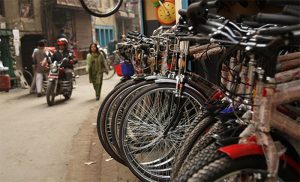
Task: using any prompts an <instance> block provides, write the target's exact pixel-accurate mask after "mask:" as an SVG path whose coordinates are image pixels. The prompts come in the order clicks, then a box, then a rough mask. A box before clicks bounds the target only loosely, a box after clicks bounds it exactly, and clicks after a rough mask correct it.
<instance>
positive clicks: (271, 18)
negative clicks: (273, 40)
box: [254, 13, 300, 25]
mask: <svg viewBox="0 0 300 182" xmlns="http://www.w3.org/2000/svg"><path fill="white" fill-rule="evenodd" d="M254 20H256V21H257V22H258V23H274V24H281V25H295V24H299V23H300V19H299V18H297V17H295V16H289V15H278V14H267V13H258V14H257V15H256V16H254Z"/></svg>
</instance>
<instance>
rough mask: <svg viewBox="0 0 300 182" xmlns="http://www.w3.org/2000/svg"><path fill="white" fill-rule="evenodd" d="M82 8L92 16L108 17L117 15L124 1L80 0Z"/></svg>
mask: <svg viewBox="0 0 300 182" xmlns="http://www.w3.org/2000/svg"><path fill="white" fill-rule="evenodd" d="M79 1H80V3H81V5H82V7H83V8H84V9H85V10H86V11H87V12H88V13H90V14H91V15H93V16H96V17H108V16H110V15H112V14H114V13H116V12H117V11H118V10H119V8H120V6H121V4H122V2H123V0H113V1H104V0H79Z"/></svg>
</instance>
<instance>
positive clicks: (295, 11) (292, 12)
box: [282, 6, 300, 17]
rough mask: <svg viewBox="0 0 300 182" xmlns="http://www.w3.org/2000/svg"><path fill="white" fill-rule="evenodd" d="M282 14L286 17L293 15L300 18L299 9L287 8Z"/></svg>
mask: <svg viewBox="0 0 300 182" xmlns="http://www.w3.org/2000/svg"><path fill="white" fill-rule="evenodd" d="M282 13H283V14H285V15H292V16H298V17H300V11H299V9H298V8H293V7H290V6H285V7H284V8H283V10H282Z"/></svg>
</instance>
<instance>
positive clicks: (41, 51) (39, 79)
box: [32, 40, 47, 97]
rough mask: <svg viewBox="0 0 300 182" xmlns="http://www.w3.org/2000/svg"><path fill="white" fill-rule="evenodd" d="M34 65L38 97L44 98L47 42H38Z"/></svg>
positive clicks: (34, 54)
mask: <svg viewBox="0 0 300 182" xmlns="http://www.w3.org/2000/svg"><path fill="white" fill-rule="evenodd" d="M32 57H33V65H34V72H35V87H36V93H37V96H38V97H40V96H42V87H43V80H44V77H45V67H44V66H43V65H44V63H45V62H47V55H46V52H45V41H44V40H40V41H39V42H38V48H37V50H35V51H34V53H33V56H32Z"/></svg>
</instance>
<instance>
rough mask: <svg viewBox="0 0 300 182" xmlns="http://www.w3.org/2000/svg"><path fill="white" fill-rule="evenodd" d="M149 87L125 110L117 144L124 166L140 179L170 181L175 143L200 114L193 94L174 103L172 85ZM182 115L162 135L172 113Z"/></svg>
mask: <svg viewBox="0 0 300 182" xmlns="http://www.w3.org/2000/svg"><path fill="white" fill-rule="evenodd" d="M156 87H157V88H153V87H149V88H148V89H147V92H146V93H145V94H143V95H142V96H138V97H139V98H138V99H133V101H132V102H131V103H130V104H129V105H130V107H129V108H128V109H126V111H125V116H124V120H123V123H122V126H121V130H120V145H121V150H122V152H123V155H124V157H123V158H125V159H126V160H127V164H128V166H129V167H130V168H131V170H132V172H134V173H135V174H136V175H137V176H138V177H139V178H140V179H142V180H147V181H151V180H159V181H168V180H170V174H171V169H172V168H171V165H172V160H173V158H174V154H175V152H176V150H177V149H178V146H179V143H180V141H181V140H182V137H183V135H184V133H185V131H186V130H187V128H188V126H189V124H190V122H192V121H193V120H194V118H195V117H196V116H197V115H198V114H199V112H201V109H200V108H201V105H202V104H201V103H202V102H201V101H200V99H199V97H198V95H197V94H196V93H195V92H191V91H187V90H189V89H185V91H184V92H183V98H185V99H184V102H183V103H181V105H180V106H178V105H176V102H175V98H176V97H175V93H174V91H175V84H166V85H164V86H159V85H156ZM176 107H181V108H182V109H183V113H182V115H181V119H180V121H179V124H178V126H177V127H176V128H175V129H173V130H171V131H170V132H169V133H168V135H166V136H164V135H163V133H164V129H165V128H166V126H167V125H168V124H169V123H170V121H171V119H172V117H173V116H174V115H175V114H176V113H175V112H176Z"/></svg>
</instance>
